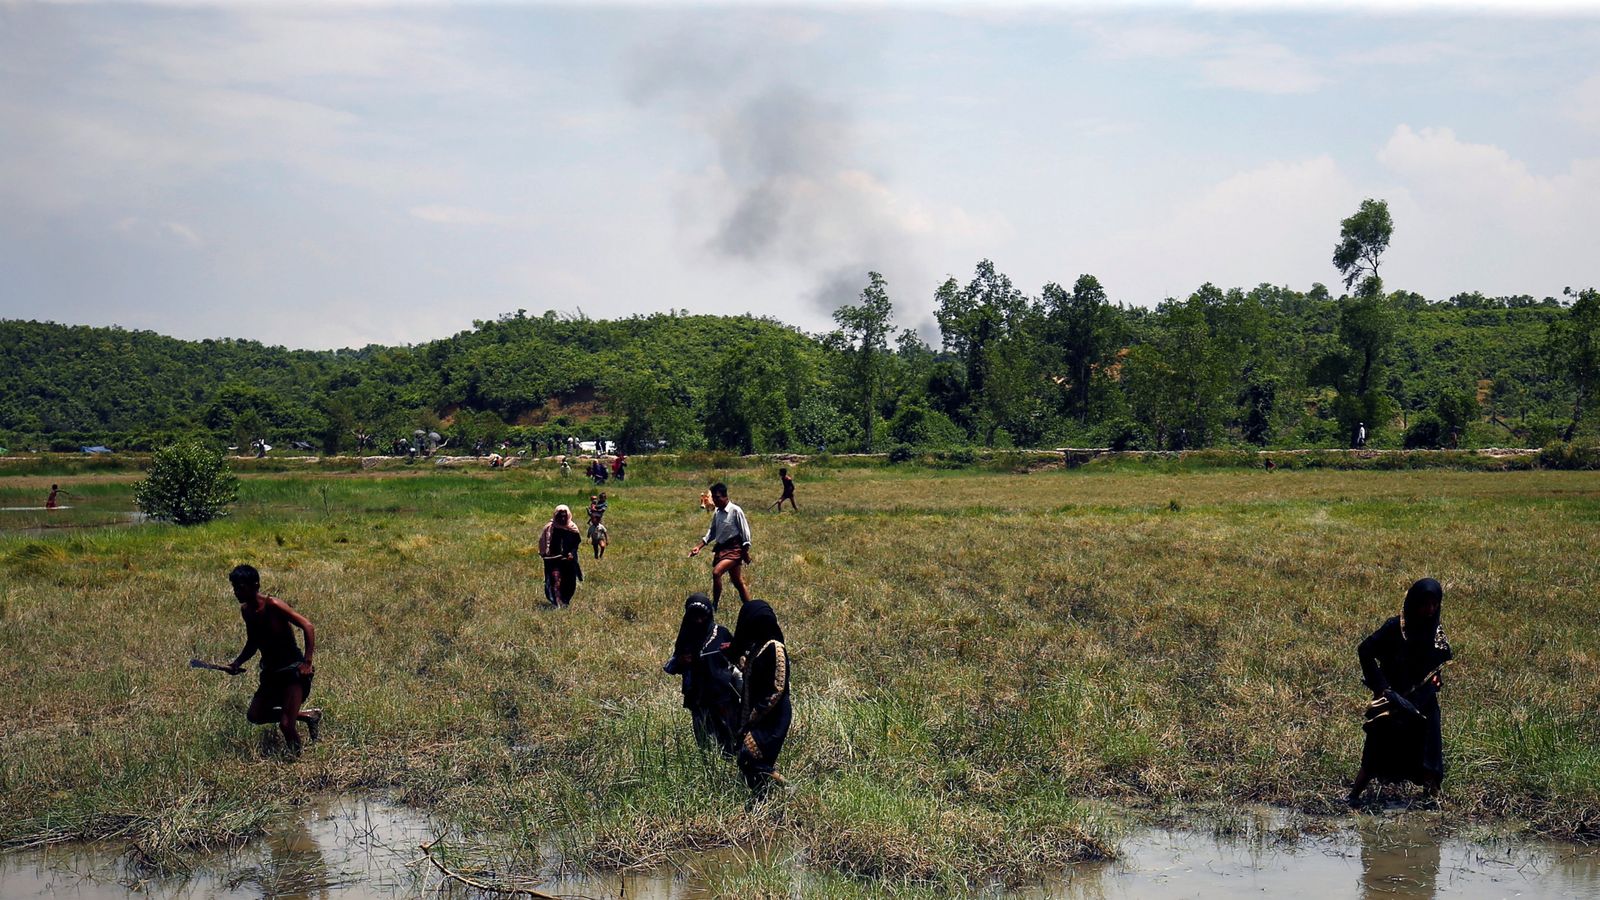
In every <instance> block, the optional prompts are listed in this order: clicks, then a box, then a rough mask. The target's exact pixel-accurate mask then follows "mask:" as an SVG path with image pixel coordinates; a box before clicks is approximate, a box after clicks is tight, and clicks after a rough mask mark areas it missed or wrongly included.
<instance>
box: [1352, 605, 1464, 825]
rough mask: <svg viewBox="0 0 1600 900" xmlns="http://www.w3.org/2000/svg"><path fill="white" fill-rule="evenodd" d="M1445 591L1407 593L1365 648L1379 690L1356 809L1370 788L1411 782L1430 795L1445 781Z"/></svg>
mask: <svg viewBox="0 0 1600 900" xmlns="http://www.w3.org/2000/svg"><path fill="white" fill-rule="evenodd" d="M1443 602H1444V589H1443V588H1441V587H1440V586H1439V582H1437V581H1434V580H1433V579H1432V578H1424V579H1422V580H1421V581H1418V582H1416V583H1415V584H1413V585H1411V588H1410V590H1408V591H1406V599H1405V604H1404V606H1403V607H1402V608H1401V612H1400V615H1399V616H1396V617H1394V618H1392V619H1389V620H1388V621H1386V622H1384V623H1383V624H1382V625H1381V626H1379V627H1378V630H1377V631H1374V632H1373V633H1372V634H1371V635H1370V636H1369V637H1368V638H1367V639H1366V640H1364V641H1362V642H1361V646H1360V647H1359V648H1358V649H1357V655H1359V656H1360V658H1361V674H1362V676H1363V677H1364V680H1365V681H1366V684H1367V687H1368V688H1371V689H1372V697H1373V701H1372V703H1371V704H1370V705H1369V706H1368V707H1367V714H1366V721H1365V722H1364V723H1363V727H1364V728H1365V729H1366V732H1367V737H1366V742H1365V744H1364V745H1363V746H1362V748H1361V768H1360V769H1359V770H1357V771H1356V777H1355V781H1354V782H1352V784H1351V785H1350V797H1349V802H1350V805H1351V806H1357V805H1359V804H1360V802H1361V793H1362V792H1363V791H1365V790H1366V788H1367V784H1368V783H1369V782H1370V781H1372V779H1374V778H1376V779H1378V780H1379V781H1385V782H1396V781H1411V782H1415V783H1417V784H1420V785H1422V788H1423V793H1424V795H1425V796H1428V797H1432V796H1433V795H1434V794H1437V793H1438V792H1439V785H1440V783H1441V782H1442V781H1443V780H1444V738H1443V737H1442V732H1441V729H1440V711H1439V690H1440V688H1441V687H1442V686H1443V685H1442V683H1441V682H1440V680H1439V669H1440V668H1441V667H1442V666H1443V665H1444V664H1445V662H1446V661H1448V660H1449V659H1450V658H1451V655H1452V654H1451V650H1450V642H1449V641H1447V640H1445V636H1444V629H1443V628H1441V627H1440V626H1439V610H1440V607H1441V606H1442V604H1443Z"/></svg>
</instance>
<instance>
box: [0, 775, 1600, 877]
mask: <svg viewBox="0 0 1600 900" xmlns="http://www.w3.org/2000/svg"><path fill="white" fill-rule="evenodd" d="M1428 821H1429V820H1428V819H1426V818H1422V817H1412V816H1410V815H1408V814H1404V813H1402V814H1401V815H1399V816H1360V817H1357V818H1356V819H1355V820H1352V821H1350V822H1349V827H1347V828H1342V829H1338V830H1335V831H1333V832H1331V833H1328V834H1324V835H1321V836H1310V837H1304V838H1299V839H1294V838H1290V837H1286V835H1288V834H1290V833H1292V832H1293V831H1294V829H1288V830H1285V829H1284V828H1283V826H1284V825H1285V824H1286V823H1285V821H1284V819H1283V817H1282V816H1280V815H1275V814H1272V813H1270V812H1268V813H1263V814H1262V815H1260V816H1258V817H1255V818H1249V817H1246V818H1245V819H1244V820H1243V821H1242V822H1238V821H1236V822H1232V823H1230V824H1229V826H1228V827H1227V828H1226V829H1225V830H1224V831H1220V832H1217V833H1211V832H1201V831H1159V830H1149V831H1144V832H1139V833H1136V834H1134V835H1132V836H1131V837H1129V838H1128V839H1127V840H1125V841H1124V842H1123V843H1122V845H1121V846H1122V851H1123V856H1122V858H1120V859H1118V860H1117V861H1115V862H1111V863H1098V864H1085V865H1081V866H1075V867H1073V868H1071V869H1070V870H1068V871H1066V872H1062V873H1057V875H1056V876H1055V877H1052V878H1050V879H1048V880H1047V881H1045V882H1043V883H1041V884H1038V885H1036V886H1034V887H1033V888H1031V889H1028V890H1024V891H1021V892H1018V893H1016V894H1014V895H991V896H1011V897H1017V898H1023V897H1027V898H1047V897H1048V898H1070V900H1161V898H1219V900H1220V898H1234V897H1239V896H1244V895H1254V896H1260V897H1296V898H1304V900H1323V898H1350V900H1376V898H1384V900H1393V898H1401V900H1435V898H1439V900H1443V898H1486V900H1487V898H1504V897H1518V898H1546V897H1548V898H1579V897H1582V898H1593V897H1600V855H1596V851H1593V850H1590V849H1589V848H1583V847H1579V846H1576V845H1551V844H1542V845H1514V846H1497V847H1486V846H1482V845H1477V844H1471V843H1467V842H1465V841H1459V840H1446V841H1444V842H1443V843H1441V842H1440V841H1439V840H1438V839H1436V838H1435V837H1434V836H1433V835H1431V834H1430V833H1429V831H1428V829H1427V827H1426V823H1427V822H1428ZM439 833H440V829H439V828H438V826H437V824H436V823H434V822H432V821H430V820H429V819H428V818H427V817H426V816H424V815H422V814H420V813H417V812H415V811H412V810H407V809H404V808H401V807H395V806H390V805H387V804H382V803H371V802H365V801H357V800H337V801H333V802H330V803H327V804H324V805H322V806H318V807H314V808H311V809H309V810H306V811H304V812H303V813H302V814H300V815H296V816H291V817H288V818H286V819H285V820H284V821H282V822H281V823H279V824H278V826H277V827H274V828H273V829H272V830H271V833H270V835H269V836H268V837H266V838H263V839H262V840H260V841H256V842H254V843H252V844H250V845H248V846H245V847H242V848H239V849H237V850H233V851H229V852H227V853H222V854H218V855H216V856H214V857H209V858H206V859H203V860H199V861H198V862H199V866H197V869H196V871H197V873H198V874H196V875H195V876H193V877H191V878H188V879H185V880H166V881H137V880H135V879H134V877H133V874H132V872H131V871H130V870H129V869H128V868H127V867H126V865H125V864H124V862H123V849H124V848H123V847H121V846H118V845H96V846H64V847H53V848H41V849H34V850H28V851H22V852H17V853H10V854H0V898H4V900H13V898H17V900H21V898H45V897H50V898H54V897H72V898H76V900H190V898H195V900H200V898H205V900H212V898H237V900H257V898H268V897H273V898H277V897H284V898H298V900H367V898H395V897H430V898H437V897H445V898H466V897H467V896H468V894H467V893H465V892H464V891H463V889H461V888H460V887H459V886H458V885H456V886H452V885H449V884H446V883H444V880H443V878H442V876H440V875H439V874H438V873H437V872H435V871H434V870H433V869H432V868H431V867H430V866H429V865H428V864H427V863H426V861H424V860H423V858H422V856H421V854H420V852H419V850H418V847H419V845H421V844H423V843H425V842H427V841H430V840H432V839H433V838H435V837H436V836H438V834H439ZM798 856H799V855H798V854H796V855H795V856H793V857H791V856H787V855H786V856H784V857H783V858H782V859H783V860H790V859H797V858H798ZM679 862H680V863H682V865H683V867H684V868H683V871H684V872H685V873H686V876H687V877H682V878H675V877H674V876H673V875H672V874H671V873H668V872H658V873H645V874H640V875H628V876H619V875H615V874H613V875H593V876H581V877H580V876H569V877H556V876H554V875H552V876H551V878H550V879H549V880H548V881H546V882H545V883H544V884H543V885H542V886H541V887H542V889H543V890H545V891H548V892H549V893H552V894H556V895H568V896H581V897H594V898H600V897H626V898H629V900H634V898H639V900H695V898H699V897H703V896H707V890H706V887H705V885H704V884H702V883H700V881H699V878H698V877H697V876H696V875H695V873H696V872H700V873H706V874H707V875H710V876H711V877H712V879H713V880H714V881H719V882H721V883H724V884H726V883H730V882H729V881H728V878H727V876H728V875H729V874H730V873H729V869H730V867H731V868H733V869H734V870H737V869H738V868H739V867H741V866H748V865H753V864H755V859H754V858H753V857H750V856H748V855H747V854H744V853H742V852H739V851H728V852H724V853H721V854H709V855H703V856H689V857H685V858H683V859H681V860H679ZM797 865H798V863H790V862H780V863H778V867H779V868H781V869H784V870H787V871H790V872H791V874H792V875H793V884H794V885H795V886H797V889H798V890H799V891H800V892H801V893H804V891H805V888H804V885H805V884H806V883H807V879H806V876H805V874H804V873H803V872H802V871H800V870H798V869H791V868H790V867H791V866H797ZM732 874H734V875H738V874H739V873H738V872H737V871H734V872H733V873H732ZM718 875H720V876H722V877H720V878H719V877H717V876H718ZM731 883H735V884H737V883H739V881H738V879H737V878H735V879H734V880H733V881H732V882H731Z"/></svg>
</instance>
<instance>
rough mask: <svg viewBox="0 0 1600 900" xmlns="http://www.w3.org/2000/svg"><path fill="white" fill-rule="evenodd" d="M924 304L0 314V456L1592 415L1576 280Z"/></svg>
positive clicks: (990, 278)
mask: <svg viewBox="0 0 1600 900" xmlns="http://www.w3.org/2000/svg"><path fill="white" fill-rule="evenodd" d="M935 301H936V304H937V317H938V322H939V327H940V331H941V334H940V341H939V343H940V346H939V347H930V346H928V345H926V344H924V343H923V341H922V340H921V339H920V338H919V337H918V336H917V335H916V334H915V333H912V332H909V331H901V332H899V333H898V334H897V333H896V332H895V331H894V329H893V328H892V327H891V322H892V321H893V305H892V303H891V302H890V300H889V296H888V292H887V286H886V285H884V284H883V283H882V281H881V279H878V278H877V277H876V276H872V277H870V278H869V279H867V284H866V286H865V288H864V290H863V292H862V295H861V298H860V300H859V301H858V302H856V303H854V304H849V305H847V306H845V307H842V308H841V309H840V310H839V312H838V313H837V315H836V319H837V321H838V322H839V323H840V326H841V327H840V329H839V330H838V331H836V332H833V333H831V334H826V335H806V334H803V333H801V332H798V331H796V330H794V329H792V328H789V327H787V326H784V325H782V324H781V323H779V322H776V321H772V320H770V319H756V318H751V317H724V316H690V315H681V314H657V315H652V316H645V317H634V318H629V319H622V320H614V321H594V320H589V319H583V318H573V317H564V316H559V315H557V314H555V313H545V314H543V315H540V316H528V315H526V314H525V313H523V312H518V313H515V314H510V315H506V316H502V317H501V318H499V319H497V320H494V321H488V322H479V323H476V324H475V326H474V327H473V328H472V329H471V330H468V331H464V332H462V333H460V334H457V335H455V336H453V337H448V338H443V339H440V340H436V341H431V342H428V343H424V344H420V345H417V346H409V347H379V346H369V347H366V348H363V349H360V350H340V351H297V350H287V349H284V348H282V347H268V346H264V345H261V344H259V343H255V342H252V341H244V340H221V341H212V340H207V341H198V342H194V341H181V340H177V339H174V338H168V337H164V336H161V335H158V334H154V333H151V332H145V331H127V330H124V329H120V328H92V327H83V326H64V325H56V324H49V323H39V322H24V321H0V445H3V446H8V447H10V448H11V449H12V450H16V449H21V448H28V447H39V448H43V447H47V446H54V447H55V448H57V449H70V448H75V447H76V446H77V445H78V444H79V443H105V444H107V445H109V446H112V447H115V448H119V449H147V448H151V447H154V446H158V445H160V444H162V443H165V442H167V441H170V440H172V439H173V438H174V437H176V436H177V435H179V434H183V433H191V432H197V431H198V432H204V433H207V434H209V435H211V436H212V437H213V438H215V439H216V440H218V441H221V442H226V443H229V444H235V445H244V444H247V443H248V442H249V440H250V439H251V438H254V437H263V438H265V439H267V440H268V441H269V442H271V443H274V444H279V445H283V444H286V443H287V442H289V441H291V440H307V441H311V442H312V443H314V444H315V445H316V446H317V447H319V448H321V449H324V450H327V451H350V450H355V449H359V448H360V446H361V444H362V442H363V440H365V441H370V443H369V444H367V446H369V447H374V448H387V447H388V446H390V445H391V442H392V441H393V440H394V438H396V437H398V436H401V435H407V434H410V433H411V431H412V430H413V429H414V428H418V427H423V428H429V429H436V430H439V431H441V432H444V433H446V434H448V435H449V436H451V438H452V439H453V441H454V442H455V445H456V446H463V445H466V446H470V445H472V444H473V443H475V442H476V441H478V440H480V439H482V440H486V441H499V440H505V439H508V440H511V441H513V443H515V444H518V445H525V444H526V443H527V442H529V441H531V440H534V439H537V438H541V437H554V436H558V435H577V436H580V437H606V438H609V439H612V440H615V441H620V442H621V443H622V444H623V445H624V446H627V447H632V448H642V447H646V446H656V445H658V444H659V443H660V442H663V441H664V442H665V443H666V445H667V446H671V447H677V448H694V447H710V448H727V449H734V450H739V451H746V452H748V451H778V450H808V451H809V450H815V449H817V448H818V447H826V448H828V449H831V450H865V449H873V450H887V449H891V448H894V447H896V446H912V447H953V446H961V445H968V444H990V445H1008V444H1012V445H1023V446H1051V445H1062V444H1072V445H1096V446H1119V447H1128V448H1146V449H1169V448H1191V447H1203V446H1219V445H1257V446H1272V447H1288V446H1341V445H1344V444H1345V443H1346V442H1347V441H1348V440H1349V435H1350V434H1351V431H1352V429H1353V428H1354V427H1355V426H1356V424H1357V423H1358V422H1360V423H1365V424H1366V426H1367V428H1368V429H1369V431H1370V433H1371V439H1372V443H1373V445H1375V446H1398V445H1400V444H1401V443H1402V442H1405V443H1409V444H1411V445H1414V446H1439V445H1461V446H1467V445H1473V444H1478V445H1483V444H1524V445H1526V444H1537V443H1542V442H1544V441H1546V440H1549V439H1551V438H1554V437H1558V436H1562V435H1563V434H1565V433H1567V432H1569V431H1572V430H1573V422H1574V421H1577V422H1578V425H1579V428H1578V429H1577V430H1582V429H1583V428H1589V429H1591V430H1592V428H1593V423H1592V418H1593V417H1592V415H1591V413H1592V409H1591V407H1593V406H1596V405H1600V404H1595V403H1593V402H1592V401H1591V402H1590V403H1589V404H1588V405H1585V404H1584V403H1583V402H1581V398H1582V396H1584V395H1583V394H1582V393H1581V389H1582V390H1588V391H1589V396H1591V397H1592V395H1593V393H1595V390H1594V389H1593V387H1592V386H1591V387H1589V388H1582V386H1583V385H1589V384H1591V382H1587V381H1585V380H1584V379H1585V378H1591V379H1592V378H1593V377H1594V375H1593V373H1592V369H1593V366H1594V360H1593V357H1594V355H1595V351H1594V347H1595V345H1596V344H1597V343H1600V338H1596V337H1595V334H1594V332H1595V331H1596V329H1597V328H1600V312H1597V310H1600V295H1596V293H1595V292H1594V291H1583V292H1579V293H1578V294H1575V295H1573V298H1572V299H1568V300H1562V301H1557V300H1554V299H1551V298H1546V299H1544V300H1541V301H1535V300H1534V299H1533V298H1528V297H1510V298H1488V297H1483V296H1481V295H1478V294H1467V295H1460V296H1457V297H1454V298H1451V299H1450V300H1447V301H1444V302H1439V303H1428V302H1426V301H1425V300H1423V298H1421V297H1419V296H1417V295H1415V294H1408V293H1404V292H1397V293H1394V294H1378V293H1372V292H1368V293H1366V294H1362V293H1359V292H1358V294H1357V295H1354V296H1346V297H1333V296H1330V295H1329V293H1328V292H1327V291H1326V290H1325V289H1324V288H1322V286H1321V285H1316V286H1313V288H1312V290H1310V291H1307V292H1300V291H1295V290H1291V289H1288V288H1282V287H1273V286H1270V285H1262V286H1260V287H1257V288H1255V289H1253V290H1250V291H1244V290H1238V289H1234V290H1228V291H1223V290H1220V289H1218V288H1216V287H1213V286H1211V285H1203V286H1202V287H1201V288H1199V289H1198V290H1197V291H1196V292H1195V293H1194V294H1192V295H1190V296H1189V297H1187V298H1184V299H1172V300H1167V301H1165V302H1163V303H1162V304H1160V305H1158V306H1156V307H1155V308H1143V307H1127V306H1119V305H1116V304H1112V303H1109V302H1108V301H1107V300H1106V297H1105V292H1104V291H1103V290H1102V289H1101V288H1100V285H1099V283H1098V282H1097V281H1096V280H1095V279H1094V278H1093V277H1091V276H1082V277H1080V278H1079V279H1078V280H1077V282H1076V283H1074V284H1073V285H1072V286H1071V287H1063V286H1060V285H1055V284H1052V285H1047V286H1046V287H1045V288H1044V289H1043V291H1042V292H1041V293H1040V294H1039V295H1038V296H1035V297H1030V296H1026V295H1024V294H1023V293H1022V292H1021V291H1020V290H1018V289H1017V288H1015V287H1014V286H1012V284H1011V282H1010V281H1009V279H1007V278H1006V277H1005V276H1004V275H1003V274H1001V273H999V272H996V271H995V269H994V267H993V266H992V264H990V263H988V262H987V261H984V262H982V263H980V264H979V265H978V267H977V270H976V272H975V274H974V277H973V278H972V279H971V280H970V281H968V282H966V283H964V284H963V283H961V282H958V281H957V280H955V279H951V280H950V281H948V282H947V283H946V284H944V285H943V286H942V287H941V288H940V289H939V291H938V293H937V295H936V297H935ZM1585 335H1587V338H1585V337H1584V336H1585ZM1585 340H1587V341H1588V343H1585ZM1586 347H1587V348H1588V349H1587V350H1585V349H1584V348H1586ZM1585 353H1587V354H1588V356H1585V355H1584V354H1585ZM1586 366H1587V367H1588V368H1585V367H1586ZM1586 373H1587V374H1586Z"/></svg>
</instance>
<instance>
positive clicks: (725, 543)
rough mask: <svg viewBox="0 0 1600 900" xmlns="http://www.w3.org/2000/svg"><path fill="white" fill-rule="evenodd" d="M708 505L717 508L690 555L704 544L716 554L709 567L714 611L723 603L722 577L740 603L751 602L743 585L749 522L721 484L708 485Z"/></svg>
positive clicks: (748, 557) (698, 553)
mask: <svg viewBox="0 0 1600 900" xmlns="http://www.w3.org/2000/svg"><path fill="white" fill-rule="evenodd" d="M711 502H712V503H714V504H716V507H717V511H716V512H714V513H712V514H711V527H709V528H707V529H706V534H705V537H703V538H701V539H700V543H698V544H696V545H695V547H694V549H693V550H690V551H689V555H690V556H691V557H695V556H699V555H700V551H701V550H704V549H705V546H706V545H707V544H711V545H712V549H713V550H714V551H715V552H716V557H715V560H716V561H715V562H713V563H712V564H711V608H712V609H713V610H714V609H716V608H717V604H718V603H719V602H721V600H722V576H723V575H727V576H728V577H729V578H730V579H732V581H733V586H734V588H735V589H736V590H738V592H739V600H740V602H741V603H749V602H750V589H749V588H748V587H746V586H745V583H744V567H745V565H746V564H747V563H749V562H750V521H749V520H748V519H746V518H745V515H744V510H742V509H740V508H739V506H738V505H737V504H734V503H730V502H729V501H728V486H727V485H725V484H723V483H721V482H720V481H719V482H717V483H716V484H714V485H712V486H711Z"/></svg>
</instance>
